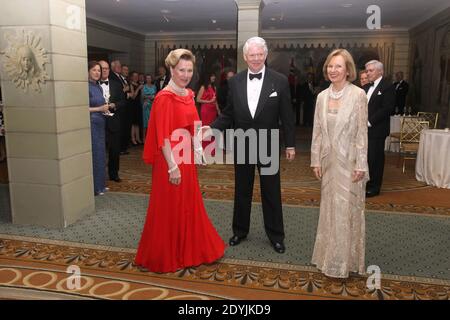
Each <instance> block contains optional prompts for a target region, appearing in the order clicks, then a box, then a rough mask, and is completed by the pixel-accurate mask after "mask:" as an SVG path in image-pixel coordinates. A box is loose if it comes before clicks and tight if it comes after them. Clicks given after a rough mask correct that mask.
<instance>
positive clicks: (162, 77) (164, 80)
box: [155, 66, 170, 92]
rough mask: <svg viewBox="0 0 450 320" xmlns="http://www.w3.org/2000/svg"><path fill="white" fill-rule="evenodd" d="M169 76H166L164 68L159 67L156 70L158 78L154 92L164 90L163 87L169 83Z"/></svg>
mask: <svg viewBox="0 0 450 320" xmlns="http://www.w3.org/2000/svg"><path fill="white" fill-rule="evenodd" d="M169 80H170V76H168V75H167V71H166V68H165V67H164V66H160V67H159V68H158V77H157V78H156V80H155V86H156V91H157V92H159V91H160V90H162V89H164V87H165V86H167V84H168V83H169Z"/></svg>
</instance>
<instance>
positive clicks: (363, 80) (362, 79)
mask: <svg viewBox="0 0 450 320" xmlns="http://www.w3.org/2000/svg"><path fill="white" fill-rule="evenodd" d="M368 83H369V77H368V76H367V71H366V70H361V71H360V72H359V86H360V87H361V88H362V87H364V86H365V85H366V84H368Z"/></svg>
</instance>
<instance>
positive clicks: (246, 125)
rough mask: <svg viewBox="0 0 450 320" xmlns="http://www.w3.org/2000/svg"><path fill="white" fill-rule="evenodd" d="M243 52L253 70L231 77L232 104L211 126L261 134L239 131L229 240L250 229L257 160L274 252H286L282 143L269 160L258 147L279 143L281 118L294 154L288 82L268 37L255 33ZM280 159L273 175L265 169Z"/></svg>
mask: <svg viewBox="0 0 450 320" xmlns="http://www.w3.org/2000/svg"><path fill="white" fill-rule="evenodd" d="M243 51H244V60H245V61H246V62H247V65H248V69H246V70H244V71H241V72H240V73H238V74H237V75H235V76H234V77H232V78H231V79H230V80H229V82H228V98H227V106H226V107H225V109H224V110H223V112H222V113H221V115H220V116H219V117H218V118H217V119H216V121H214V122H213V123H212V125H211V128H214V129H219V130H225V129H227V128H229V127H230V125H233V127H234V129H235V130H236V129H241V132H242V130H243V131H244V132H245V134H249V135H251V134H252V133H253V134H254V136H255V137H257V138H256V139H257V140H256V143H255V141H253V142H250V141H249V140H251V139H241V140H240V141H239V139H238V138H236V134H235V141H234V145H235V148H234V150H235V152H234V158H235V162H234V163H235V165H234V169H235V197H234V216H233V236H232V237H231V239H230V241H229V243H230V245H231V246H235V245H238V244H239V243H240V242H241V241H242V240H243V239H245V238H246V237H247V234H248V232H249V228H250V211H251V203H252V195H253V183H254V179H255V165H256V167H257V168H258V172H259V175H260V183H261V198H262V206H263V215H264V226H265V230H266V233H267V236H268V237H269V239H270V241H271V243H272V246H273V248H274V249H275V251H276V252H278V253H284V252H285V246H284V225H283V212H282V206H281V185H280V171H279V147H277V148H276V149H275V150H276V151H274V152H272V153H271V154H270V155H269V158H270V161H269V163H267V161H263V159H262V157H263V156H262V155H261V154H260V152H259V151H261V149H262V150H264V149H265V150H271V148H272V144H275V145H276V146H278V145H279V140H276V141H275V142H271V138H273V137H278V135H276V134H277V133H278V130H279V121H280V120H281V122H282V127H283V130H284V141H285V146H286V157H287V159H288V160H293V159H294V158H295V125H294V117H293V112H292V105H291V97H290V92H289V83H288V80H287V78H286V77H285V76H284V75H281V74H279V73H277V72H275V71H273V70H271V69H269V68H266V67H265V65H264V63H265V61H266V58H267V53H268V49H267V45H266V42H265V41H264V39H262V38H259V37H253V38H250V39H249V40H247V42H246V43H245V45H244V50H243ZM265 130H267V131H265ZM239 142H240V143H243V144H244V145H245V147H244V149H241V148H237V144H238V143H239ZM274 147H275V146H274ZM240 150H241V151H242V150H245V151H244V152H239V151H240ZM252 158H253V161H252V160H251V159H252ZM255 160H256V161H255ZM275 162H276V168H275V171H274V172H271V173H270V174H268V173H267V172H266V170H265V169H267V168H268V167H269V166H271V165H272V164H273V163H275Z"/></svg>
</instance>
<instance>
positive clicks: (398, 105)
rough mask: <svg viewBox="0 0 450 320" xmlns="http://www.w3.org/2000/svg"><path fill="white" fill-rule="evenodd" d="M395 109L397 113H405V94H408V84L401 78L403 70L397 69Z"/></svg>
mask: <svg viewBox="0 0 450 320" xmlns="http://www.w3.org/2000/svg"><path fill="white" fill-rule="evenodd" d="M395 80H396V81H395V82H394V87H395V109H396V111H397V113H399V114H404V113H406V110H405V104H406V95H407V94H408V90H409V85H408V83H407V82H406V81H405V80H403V72H402V71H399V72H397V73H396V74H395Z"/></svg>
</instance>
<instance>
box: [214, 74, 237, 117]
mask: <svg viewBox="0 0 450 320" xmlns="http://www.w3.org/2000/svg"><path fill="white" fill-rule="evenodd" d="M234 74H235V73H234V71H232V70H230V71H228V72H227V74H226V77H225V79H224V80H223V81H222V83H221V84H220V87H219V88H217V103H218V104H219V110H220V111H222V110H223V109H225V107H226V105H227V97H228V81H229V80H230V79H231V78H232V77H233V76H234Z"/></svg>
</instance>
